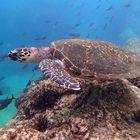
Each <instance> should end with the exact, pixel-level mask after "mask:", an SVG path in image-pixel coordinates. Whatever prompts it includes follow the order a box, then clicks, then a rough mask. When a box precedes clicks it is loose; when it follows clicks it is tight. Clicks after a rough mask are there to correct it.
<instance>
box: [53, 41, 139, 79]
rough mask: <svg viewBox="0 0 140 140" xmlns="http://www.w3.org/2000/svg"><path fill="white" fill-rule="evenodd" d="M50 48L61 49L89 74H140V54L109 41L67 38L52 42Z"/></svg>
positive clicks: (126, 75) (131, 76)
mask: <svg viewBox="0 0 140 140" xmlns="http://www.w3.org/2000/svg"><path fill="white" fill-rule="evenodd" d="M50 48H51V49H53V50H59V51H60V52H62V53H63V54H64V55H65V56H66V57H67V58H68V59H69V60H70V61H71V62H72V63H73V64H74V65H75V66H76V67H78V68H79V69H81V70H85V71H88V72H89V74H96V75H97V76H111V77H117V78H119V77H120V78H134V77H138V76H140V56H138V55H136V54H134V53H133V52H131V51H129V50H127V49H123V48H119V47H117V46H116V45H114V44H111V43H108V42H104V41H97V40H89V39H66V40H59V41H55V42H52V44H51V46H50ZM55 57H57V56H55Z"/></svg>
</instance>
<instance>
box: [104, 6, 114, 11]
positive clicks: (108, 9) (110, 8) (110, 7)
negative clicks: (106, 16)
mask: <svg viewBox="0 0 140 140" xmlns="http://www.w3.org/2000/svg"><path fill="white" fill-rule="evenodd" d="M112 9H113V6H112V5H110V6H109V7H108V8H107V9H106V10H105V11H110V10H112Z"/></svg>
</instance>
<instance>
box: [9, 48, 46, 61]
mask: <svg viewBox="0 0 140 140" xmlns="http://www.w3.org/2000/svg"><path fill="white" fill-rule="evenodd" d="M47 52H48V51H47V49H46V48H35V47H31V48H17V49H14V50H12V51H10V52H9V53H8V58H10V59H11V60H13V61H18V62H24V63H39V62H40V61H41V60H42V59H44V58H45V55H47Z"/></svg>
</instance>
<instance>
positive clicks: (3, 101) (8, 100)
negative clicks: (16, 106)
mask: <svg viewBox="0 0 140 140" xmlns="http://www.w3.org/2000/svg"><path fill="white" fill-rule="evenodd" d="M13 99H15V97H14V96H13V95H12V97H11V98H8V97H7V98H6V99H1V100H0V110H2V109H5V108H6V107H8V105H9V104H10V103H11V102H12V100H13Z"/></svg>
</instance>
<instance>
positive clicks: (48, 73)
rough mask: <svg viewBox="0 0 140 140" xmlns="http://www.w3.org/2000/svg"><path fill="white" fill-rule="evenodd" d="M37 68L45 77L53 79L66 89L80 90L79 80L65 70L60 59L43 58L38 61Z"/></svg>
mask: <svg viewBox="0 0 140 140" xmlns="http://www.w3.org/2000/svg"><path fill="white" fill-rule="evenodd" d="M39 68H40V69H41V71H42V72H43V73H44V76H45V77H46V78H48V79H51V80H52V81H55V82H56V83H58V84H59V85H60V86H62V87H64V88H67V89H72V90H80V84H79V82H78V81H77V80H76V79H74V77H72V76H71V75H70V74H69V73H68V72H67V71H66V70H65V66H64V64H63V62H62V61H60V60H51V59H44V60H42V61H41V62H40V63H39Z"/></svg>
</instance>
